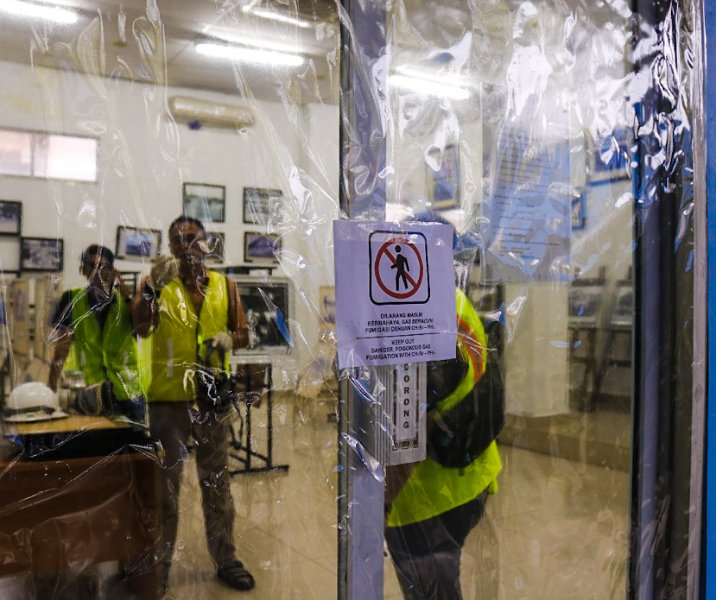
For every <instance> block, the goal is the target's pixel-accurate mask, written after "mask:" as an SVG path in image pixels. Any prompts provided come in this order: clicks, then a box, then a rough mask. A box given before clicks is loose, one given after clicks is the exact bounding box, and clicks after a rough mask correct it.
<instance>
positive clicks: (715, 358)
mask: <svg viewBox="0 0 716 600" xmlns="http://www.w3.org/2000/svg"><path fill="white" fill-rule="evenodd" d="M704 29H705V42H704V44H705V48H704V52H705V54H706V73H705V74H704V86H705V89H704V110H705V111H706V115H705V124H706V132H705V133H706V165H707V168H706V193H707V195H706V198H707V206H706V214H707V234H708V246H707V248H708V256H707V261H708V267H707V273H708V299H707V311H708V317H710V318H708V321H707V322H708V348H709V349H711V348H714V347H715V346H716V318H714V315H716V201H713V200H711V199H712V198H714V199H716V106H714V98H716V2H713V1H712V0H706V1H705V2H704ZM707 356H708V357H709V364H708V381H709V385H708V396H707V422H706V444H707V445H706V450H707V452H706V498H705V500H706V506H705V510H706V548H705V550H706V559H705V565H704V569H703V572H704V573H705V577H706V581H705V590H704V592H705V593H704V598H716V385H711V382H716V352H710V351H709V352H708V353H707Z"/></svg>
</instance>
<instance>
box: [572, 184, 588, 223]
mask: <svg viewBox="0 0 716 600" xmlns="http://www.w3.org/2000/svg"><path fill="white" fill-rule="evenodd" d="M586 226H587V194H586V192H582V193H581V194H580V195H579V197H578V198H572V231H583V230H584V229H585V227H586Z"/></svg>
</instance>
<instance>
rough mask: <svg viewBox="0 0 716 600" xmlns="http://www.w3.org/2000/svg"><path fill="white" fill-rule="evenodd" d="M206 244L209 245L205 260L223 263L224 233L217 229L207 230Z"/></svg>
mask: <svg viewBox="0 0 716 600" xmlns="http://www.w3.org/2000/svg"><path fill="white" fill-rule="evenodd" d="M206 244H207V246H208V247H209V253H208V254H207V255H206V260H207V262H211V263H223V262H224V234H223V233H221V232H219V231H207V232H206Z"/></svg>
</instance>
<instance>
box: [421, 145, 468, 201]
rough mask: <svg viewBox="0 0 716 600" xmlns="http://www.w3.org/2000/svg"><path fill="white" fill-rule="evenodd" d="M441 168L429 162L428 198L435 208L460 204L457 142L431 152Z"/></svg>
mask: <svg viewBox="0 0 716 600" xmlns="http://www.w3.org/2000/svg"><path fill="white" fill-rule="evenodd" d="M430 156H431V158H432V159H433V160H434V162H435V163H436V164H438V165H439V168H438V169H437V171H436V170H434V169H433V167H431V166H430V165H429V164H428V181H427V187H428V199H429V200H430V202H431V203H432V206H433V208H437V209H448V208H457V207H459V206H460V154H459V151H458V147H457V145H456V144H453V145H450V146H446V147H445V150H444V151H443V152H442V153H441V152H440V151H439V150H437V149H436V150H433V151H431V152H430Z"/></svg>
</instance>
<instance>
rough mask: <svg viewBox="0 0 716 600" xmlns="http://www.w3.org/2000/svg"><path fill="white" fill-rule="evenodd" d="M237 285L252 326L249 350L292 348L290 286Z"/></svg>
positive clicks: (245, 282) (279, 283)
mask: <svg viewBox="0 0 716 600" xmlns="http://www.w3.org/2000/svg"><path fill="white" fill-rule="evenodd" d="M236 285H237V287H238V290H239V297H240V298H241V305H242V306H243V307H244V312H245V313H246V320H247V321H248V324H249V350H264V349H267V348H280V347H287V346H290V345H291V334H290V333H289V330H288V322H289V315H290V313H289V289H288V282H287V281H281V280H274V281H272V282H270V283H263V282H257V281H255V280H254V281H251V280H249V279H243V278H236Z"/></svg>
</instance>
